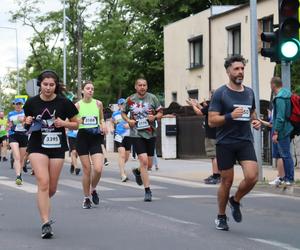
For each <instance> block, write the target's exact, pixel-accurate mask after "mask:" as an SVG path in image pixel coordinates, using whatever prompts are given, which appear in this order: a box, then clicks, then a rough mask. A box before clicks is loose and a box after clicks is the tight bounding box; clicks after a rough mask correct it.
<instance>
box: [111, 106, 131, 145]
mask: <svg viewBox="0 0 300 250" xmlns="http://www.w3.org/2000/svg"><path fill="white" fill-rule="evenodd" d="M112 120H113V122H114V123H115V124H116V129H115V141H117V142H120V143H121V142H122V141H123V137H125V136H129V135H130V129H129V128H126V127H125V126H126V125H127V124H128V123H127V122H126V121H124V120H123V118H122V112H121V111H120V110H118V111H115V112H114V113H113V114H112Z"/></svg>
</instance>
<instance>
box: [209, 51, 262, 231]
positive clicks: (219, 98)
mask: <svg viewBox="0 0 300 250" xmlns="http://www.w3.org/2000/svg"><path fill="white" fill-rule="evenodd" d="M224 66H225V69H226V73H227V75H228V78H229V82H228V83H227V84H226V85H223V86H221V87H220V88H219V89H217V90H216V92H215V93H214V95H213V97H212V100H211V103H210V107H209V117H208V122H209V125H210V126H211V127H217V138H216V141H217V142H216V156H217V162H218V168H219V170H220V172H221V184H220V187H219V190H218V206H219V211H218V217H217V219H216V220H215V222H216V228H217V229H218V230H225V231H227V230H228V229H229V227H228V224H227V216H226V205H227V203H228V201H229V206H230V208H231V213H232V216H233V218H234V220H235V221H236V222H241V221H242V214H241V211H240V200H241V199H242V198H243V197H244V196H245V195H246V194H247V193H249V192H250V191H251V190H252V188H253V187H254V185H255V183H256V182H257V176H258V165H257V160H256V155H255V150H254V146H253V135H252V132H251V124H252V126H253V128H255V129H259V128H260V125H261V124H260V121H259V120H257V119H256V114H255V98H254V93H253V90H252V89H251V88H249V87H246V86H244V85H243V84H242V82H243V79H244V67H245V59H244V58H243V57H242V56H239V55H235V56H232V57H230V58H227V59H226V60H225V63H224ZM236 161H238V162H239V164H240V165H241V167H242V169H243V173H244V179H243V180H242V181H241V183H240V184H239V186H238V189H237V191H236V193H235V194H234V195H233V196H231V197H230V198H229V194H230V189H231V186H232V182H233V178H234V169H233V167H234V164H235V163H236Z"/></svg>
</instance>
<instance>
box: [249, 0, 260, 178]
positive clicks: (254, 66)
mask: <svg viewBox="0 0 300 250" xmlns="http://www.w3.org/2000/svg"><path fill="white" fill-rule="evenodd" d="M256 8H257V2H256V0H250V17H251V18H250V29H251V79H252V89H253V92H254V95H255V106H256V115H257V118H260V96H259V79H258V55H257V10H256ZM253 135H254V148H255V151H256V157H257V163H258V180H259V181H263V169H262V157H261V156H262V154H261V146H262V142H261V131H260V130H258V131H257V130H254V132H253Z"/></svg>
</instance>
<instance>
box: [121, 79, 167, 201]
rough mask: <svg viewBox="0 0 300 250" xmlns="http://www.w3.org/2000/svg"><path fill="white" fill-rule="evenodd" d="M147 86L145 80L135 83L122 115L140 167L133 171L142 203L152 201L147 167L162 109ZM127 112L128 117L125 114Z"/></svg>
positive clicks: (138, 80)
mask: <svg viewBox="0 0 300 250" xmlns="http://www.w3.org/2000/svg"><path fill="white" fill-rule="evenodd" d="M147 89H148V84H147V81H146V80H145V79H142V78H139V79H137V80H136V82H135V90H136V93H135V94H133V95H131V96H129V97H128V98H127V100H126V103H125V108H124V110H123V113H122V117H123V119H124V120H125V121H126V122H127V123H128V124H129V126H130V128H131V131H130V136H131V137H132V143H133V144H134V147H135V150H136V154H137V155H138V159H139V162H140V167H139V168H136V169H133V170H132V172H133V174H134V175H135V178H136V182H137V184H138V185H142V184H144V187H145V198H144V201H152V193H151V190H150V180H149V175H148V171H147V170H148V167H150V168H151V167H152V157H153V155H154V149H155V137H156V131H155V125H154V121H155V120H156V119H160V118H161V117H162V115H163V113H162V107H161V105H160V103H159V101H158V99H157V97H156V96H155V95H153V94H150V93H148V92H147ZM128 112H129V117H128V116H127V113H128Z"/></svg>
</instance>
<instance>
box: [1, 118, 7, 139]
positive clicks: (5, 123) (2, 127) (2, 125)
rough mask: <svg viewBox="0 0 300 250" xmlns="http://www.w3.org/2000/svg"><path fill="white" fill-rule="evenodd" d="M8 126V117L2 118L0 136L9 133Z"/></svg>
mask: <svg viewBox="0 0 300 250" xmlns="http://www.w3.org/2000/svg"><path fill="white" fill-rule="evenodd" d="M6 128H7V119H6V118H3V119H0V137H3V136H6V135H7V130H6Z"/></svg>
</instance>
